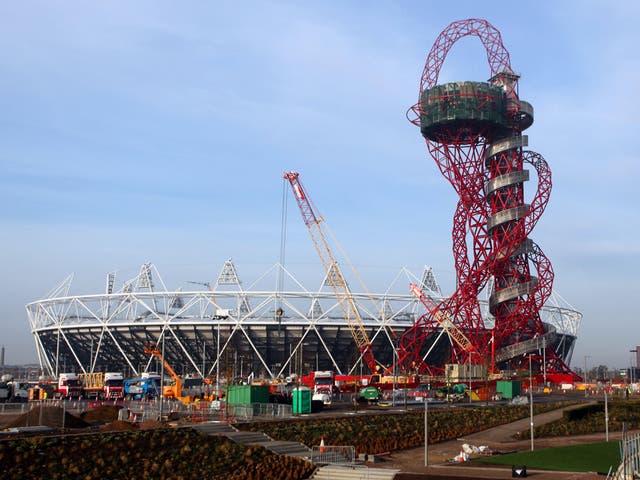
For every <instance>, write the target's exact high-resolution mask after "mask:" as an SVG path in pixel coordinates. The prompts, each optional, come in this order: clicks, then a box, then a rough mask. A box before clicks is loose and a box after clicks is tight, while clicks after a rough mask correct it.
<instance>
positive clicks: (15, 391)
mask: <svg viewBox="0 0 640 480" xmlns="http://www.w3.org/2000/svg"><path fill="white" fill-rule="evenodd" d="M29 386H30V385H29V382H25V381H21V380H14V378H13V375H10V374H5V375H2V377H1V378H0V402H13V403H15V402H26V401H27V400H28V399H29Z"/></svg>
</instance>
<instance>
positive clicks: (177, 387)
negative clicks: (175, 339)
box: [144, 344, 202, 404]
mask: <svg viewBox="0 0 640 480" xmlns="http://www.w3.org/2000/svg"><path fill="white" fill-rule="evenodd" d="M144 353H146V354H147V355H153V356H154V357H156V358H157V359H158V360H160V361H161V362H162V363H163V365H164V369H165V370H166V371H167V373H168V374H169V375H170V376H171V378H172V379H173V385H163V389H162V395H163V396H165V397H168V398H174V399H176V400H180V401H181V402H182V403H185V404H189V403H191V402H193V401H194V400H195V399H196V398H198V397H199V396H200V393H201V392H202V380H201V379H199V378H198V379H196V380H197V382H198V383H199V384H200V392H198V393H197V395H196V394H193V393H194V392H193V390H192V387H193V385H192V382H187V383H188V385H187V386H188V387H189V388H188V389H184V390H183V387H184V386H185V382H184V381H183V380H182V378H180V376H179V375H178V374H177V373H176V372H175V370H174V369H173V368H171V365H169V363H168V362H167V361H166V360H165V359H164V358H163V357H162V353H160V350H158V348H157V347H154V346H153V345H150V344H147V345H145V347H144ZM190 380H191V379H190Z"/></svg>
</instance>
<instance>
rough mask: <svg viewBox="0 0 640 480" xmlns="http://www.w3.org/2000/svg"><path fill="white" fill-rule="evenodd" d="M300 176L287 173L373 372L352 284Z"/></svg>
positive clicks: (375, 370) (374, 367)
mask: <svg viewBox="0 0 640 480" xmlns="http://www.w3.org/2000/svg"><path fill="white" fill-rule="evenodd" d="M299 177H300V175H299V174H298V173H297V172H287V173H285V174H284V178H285V179H286V180H288V181H289V183H290V184H291V189H292V190H293V193H294V196H295V198H296V202H297V203H298V207H300V213H301V214H302V220H303V221H304V224H305V225H306V226H307V229H308V230H309V235H310V236H311V240H312V241H313V245H314V246H315V248H316V251H317V252H318V256H319V257H320V260H321V261H322V265H323V266H324V269H325V271H326V272H327V283H328V284H329V285H331V287H332V288H333V291H334V293H335V295H336V297H337V299H338V303H339V305H340V308H342V312H343V314H344V318H345V320H346V321H347V325H348V326H349V330H350V331H351V335H352V336H353V340H354V341H355V343H356V346H357V347H358V350H359V351H360V354H361V355H362V359H363V360H364V362H365V363H366V364H367V367H369V370H371V373H378V364H377V362H376V360H375V358H374V356H373V352H372V351H371V341H370V340H369V336H368V335H367V332H366V330H365V328H364V324H363V322H362V317H361V316H360V312H359V311H358V307H357V306H356V303H355V301H354V300H353V296H352V295H351V291H350V290H349V286H348V285H347V282H346V281H345V279H344V276H343V275H342V272H341V271H340V267H339V266H338V262H337V261H336V259H335V257H334V256H333V253H332V252H331V248H330V247H329V243H328V242H327V239H326V237H325V235H324V232H323V231H322V226H321V222H322V221H323V219H322V217H321V216H320V215H319V214H318V213H317V210H316V209H315V208H314V205H313V203H312V201H311V198H310V197H309V195H308V194H307V192H306V190H305V189H304V187H303V185H302V182H300V178H299Z"/></svg>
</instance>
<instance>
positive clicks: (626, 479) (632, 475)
mask: <svg viewBox="0 0 640 480" xmlns="http://www.w3.org/2000/svg"><path fill="white" fill-rule="evenodd" d="M622 433H623V438H622V440H620V458H621V459H622V461H621V462H620V466H619V467H618V469H617V470H616V471H615V472H614V473H610V474H609V475H607V479H610V480H635V479H639V478H640V434H636V435H632V436H631V437H627V435H626V431H623V432H622Z"/></svg>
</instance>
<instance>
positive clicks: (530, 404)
mask: <svg viewBox="0 0 640 480" xmlns="http://www.w3.org/2000/svg"><path fill="white" fill-rule="evenodd" d="M529 419H530V422H529V423H530V432H529V434H530V436H531V451H532V452H533V375H532V371H531V354H529Z"/></svg>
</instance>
